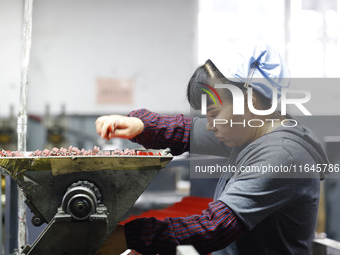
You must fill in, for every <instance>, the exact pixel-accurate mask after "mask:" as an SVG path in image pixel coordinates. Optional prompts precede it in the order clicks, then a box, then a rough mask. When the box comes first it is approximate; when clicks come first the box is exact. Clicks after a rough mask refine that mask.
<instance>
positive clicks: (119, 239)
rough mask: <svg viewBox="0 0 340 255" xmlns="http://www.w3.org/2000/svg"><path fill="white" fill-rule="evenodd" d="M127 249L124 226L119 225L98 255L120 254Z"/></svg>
mask: <svg viewBox="0 0 340 255" xmlns="http://www.w3.org/2000/svg"><path fill="white" fill-rule="evenodd" d="M126 250H127V246H126V239H125V231H124V226H123V225H118V226H117V228H116V229H115V230H114V231H113V232H112V233H111V235H110V236H109V237H108V238H107V240H106V241H105V243H104V244H103V246H102V247H101V248H100V250H99V251H98V252H97V253H96V255H120V254H122V253H123V252H125V251H126Z"/></svg>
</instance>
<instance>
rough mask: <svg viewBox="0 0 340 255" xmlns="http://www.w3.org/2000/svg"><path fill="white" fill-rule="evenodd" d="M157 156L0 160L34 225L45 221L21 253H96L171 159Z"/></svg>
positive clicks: (164, 154) (167, 154)
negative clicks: (41, 228) (44, 226)
mask: <svg viewBox="0 0 340 255" xmlns="http://www.w3.org/2000/svg"><path fill="white" fill-rule="evenodd" d="M148 151H151V152H157V153H158V152H160V156H159V155H158V156H137V155H134V156H131V155H128V156H124V155H123V156H122V155H119V156H114V155H108V156H106V155H105V156H104V155H98V156H97V155H96V156H48V157H27V156H24V157H12V158H11V157H2V158H0V167H1V168H2V170H3V172H5V173H6V174H9V175H11V177H12V178H13V180H14V181H15V182H16V183H17V184H18V185H19V187H20V188H21V189H22V190H23V192H24V194H25V196H26V201H25V202H26V204H27V205H28V207H29V208H30V209H31V210H32V212H33V213H34V217H33V218H32V223H33V224H34V225H36V226H39V225H41V224H43V223H44V222H46V223H48V225H47V227H46V228H45V229H44V230H43V232H42V233H41V234H40V236H39V237H38V238H37V240H36V241H35V242H34V243H33V244H32V245H27V246H26V247H25V249H23V251H22V253H21V254H27V255H28V254H29V255H38V254H39V255H41V254H50V255H57V254H58V255H61V254H62V255H74V254H82V255H84V254H89V255H91V254H95V253H96V251H97V250H98V249H99V248H100V247H101V245H102V244H103V242H104V241H105V240H106V238H107V236H108V235H109V234H110V233H111V232H112V231H113V230H114V229H115V227H116V226H117V224H118V223H119V222H120V221H121V219H122V218H123V216H124V215H125V214H126V212H127V211H128V210H129V209H130V207H131V206H132V205H133V204H134V202H135V201H136V200H137V198H138V197H139V196H140V194H141V193H142V192H143V191H144V190H145V188H146V187H147V186H148V184H149V183H150V182H151V180H152V179H153V177H154V176H155V175H156V174H157V172H158V171H159V170H160V169H162V168H163V167H165V165H166V164H167V163H169V162H170V161H171V159H172V155H171V154H170V152H169V150H148Z"/></svg>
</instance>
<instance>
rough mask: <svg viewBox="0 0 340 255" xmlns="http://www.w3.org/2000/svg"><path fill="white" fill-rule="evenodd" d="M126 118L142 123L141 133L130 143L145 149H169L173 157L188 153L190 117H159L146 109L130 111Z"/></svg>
mask: <svg viewBox="0 0 340 255" xmlns="http://www.w3.org/2000/svg"><path fill="white" fill-rule="evenodd" d="M128 116H130V117H137V118H139V119H141V120H142V121H143V123H144V130H143V132H142V133H141V134H139V135H137V136H136V137H134V138H132V139H131V141H132V142H135V143H139V144H141V145H143V146H144V147H145V148H147V149H149V148H153V149H165V148H170V149H171V153H172V154H173V155H180V154H182V153H184V152H186V151H189V147H190V129H191V123H192V118H191V117H184V115H183V114H177V115H175V116H169V115H160V114H158V113H154V112H150V111H149V110H147V109H140V110H136V111H132V112H130V113H129V114H128Z"/></svg>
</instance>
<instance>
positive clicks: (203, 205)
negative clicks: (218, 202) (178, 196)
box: [119, 196, 213, 224]
mask: <svg viewBox="0 0 340 255" xmlns="http://www.w3.org/2000/svg"><path fill="white" fill-rule="evenodd" d="M212 201H213V199H212V198H205V197H191V196H189V197H184V198H183V199H182V201H180V202H178V203H175V204H173V205H172V206H169V207H167V208H164V209H159V210H149V211H147V212H144V213H142V214H140V215H137V216H135V215H133V216H130V217H129V218H127V219H126V220H124V221H122V222H120V223H119V224H125V223H128V222H130V221H132V220H134V219H138V218H150V217H155V218H156V219H158V220H163V219H165V218H166V217H172V218H174V217H186V216H190V215H194V214H201V213H202V211H203V210H205V209H207V208H208V204H209V203H210V202H212Z"/></svg>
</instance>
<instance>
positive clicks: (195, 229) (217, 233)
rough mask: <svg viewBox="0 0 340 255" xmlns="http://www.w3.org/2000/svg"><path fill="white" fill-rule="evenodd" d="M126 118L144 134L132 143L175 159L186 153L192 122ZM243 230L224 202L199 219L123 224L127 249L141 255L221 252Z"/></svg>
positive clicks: (141, 113)
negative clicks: (186, 248) (183, 249)
mask: <svg viewBox="0 0 340 255" xmlns="http://www.w3.org/2000/svg"><path fill="white" fill-rule="evenodd" d="M128 116H133V117H137V118H140V119H141V120H142V121H143V122H144V131H143V132H142V133H141V134H140V135H138V136H136V137H135V138H133V139H131V141H133V142H136V143H139V144H142V145H143V146H144V147H145V148H154V149H164V148H170V149H171V151H172V153H173V154H174V155H179V154H182V153H183V152H185V151H188V150H189V146H190V144H189V143H190V139H189V138H190V128H191V122H192V118H190V117H184V116H183V115H181V114H179V115H176V116H167V115H159V114H157V113H153V112H150V111H148V110H146V109H140V110H136V111H133V112H131V113H130V114H129V115H128ZM244 231H245V226H244V224H243V222H242V221H240V220H239V219H238V218H237V216H236V215H235V214H234V212H233V211H232V210H231V209H230V208H229V207H228V206H227V205H226V204H224V203H223V202H221V201H215V202H211V203H210V204H209V206H208V209H206V210H204V211H203V212H202V214H201V215H192V216H189V217H178V218H166V219H164V220H157V219H156V218H141V219H136V220H133V221H131V222H129V223H127V224H125V235H126V242H127V246H128V248H129V249H134V250H136V251H138V252H140V253H142V254H162V255H163V254H166V255H167V254H176V246H177V245H180V244H191V245H193V246H194V247H195V248H196V250H197V251H198V252H199V253H200V254H208V253H211V252H213V251H217V250H221V249H223V248H225V247H226V246H228V245H229V244H230V243H232V242H233V241H234V240H235V239H237V238H238V237H239V236H241V235H242V233H243V232H244Z"/></svg>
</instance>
